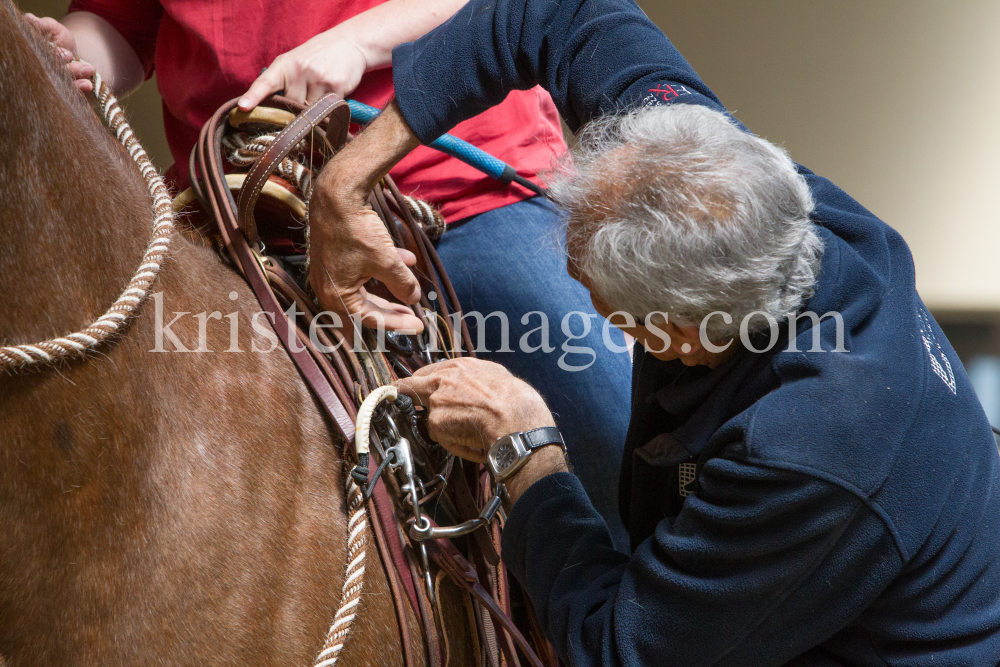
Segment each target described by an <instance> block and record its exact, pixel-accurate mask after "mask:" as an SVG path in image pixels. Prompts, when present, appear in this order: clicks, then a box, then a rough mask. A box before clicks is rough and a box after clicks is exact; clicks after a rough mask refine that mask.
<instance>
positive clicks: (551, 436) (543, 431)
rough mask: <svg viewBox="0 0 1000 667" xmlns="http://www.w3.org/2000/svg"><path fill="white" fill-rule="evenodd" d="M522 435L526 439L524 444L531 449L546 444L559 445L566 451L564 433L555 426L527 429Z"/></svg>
mask: <svg viewBox="0 0 1000 667" xmlns="http://www.w3.org/2000/svg"><path fill="white" fill-rule="evenodd" d="M521 437H522V438H523V439H524V446H525V447H527V448H528V449H529V450H533V449H538V448H539V447H544V446H546V445H559V446H560V447H562V450H563V451H564V452H565V451H566V443H565V442H564V441H563V437H562V433H560V432H559V429H557V428H556V427H555V426H543V427H542V428H536V429H532V430H530V431H525V432H524V433H522V434H521Z"/></svg>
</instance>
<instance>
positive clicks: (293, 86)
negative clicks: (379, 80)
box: [240, 26, 373, 111]
mask: <svg viewBox="0 0 1000 667" xmlns="http://www.w3.org/2000/svg"><path fill="white" fill-rule="evenodd" d="M346 32H347V33H349V32H350V31H346ZM372 67H373V66H372V65H371V64H370V62H369V54H368V52H367V49H365V47H364V46H363V45H362V44H360V43H359V42H358V41H357V40H355V39H353V38H352V37H351V36H350V35H349V34H346V33H345V31H344V30H343V29H341V27H340V26H338V27H336V28H332V29H331V30H327V31H326V32H322V33H320V34H318V35H316V36H315V37H313V38H312V39H310V40H309V41H308V42H306V43H305V44H302V45H301V46H299V47H296V48H294V49H292V50H291V51H289V52H287V53H283V54H281V55H280V56H278V57H277V58H275V59H274V62H272V63H271V64H270V65H269V66H268V68H267V69H266V70H264V71H263V72H262V73H261V75H260V76H259V77H257V80H256V81H254V82H253V85H251V86H250V90H248V91H247V92H246V95H244V96H243V98H242V99H241V100H240V108H241V109H243V110H244V111H249V110H250V109H253V108H254V107H255V106H257V105H258V104H260V102H261V100H263V99H264V98H265V97H267V96H268V95H271V94H272V93H277V92H280V91H284V93H283V94H284V96H285V97H287V98H289V99H291V100H292V101H294V102H298V103H300V104H312V103H313V102H315V101H316V100H318V99H319V98H321V97H323V96H324V95H326V94H327V93H336V94H337V95H340V96H341V97H347V96H348V95H350V94H351V93H352V92H354V89H355V88H356V87H357V86H358V83H359V82H360V81H361V76H362V75H363V74H364V73H365V72H366V71H367V70H369V69H371V68H372Z"/></svg>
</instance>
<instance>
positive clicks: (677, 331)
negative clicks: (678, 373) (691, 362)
mask: <svg viewBox="0 0 1000 667" xmlns="http://www.w3.org/2000/svg"><path fill="white" fill-rule="evenodd" d="M666 328H668V329H669V333H670V349H672V350H673V351H674V352H676V353H677V355H678V356H679V357H680V358H681V359H685V358H689V359H698V358H700V357H701V353H702V352H703V351H704V350H703V347H702V344H701V337H700V336H699V332H698V327H679V326H677V325H676V324H674V323H672V322H671V323H669V324H667V325H666Z"/></svg>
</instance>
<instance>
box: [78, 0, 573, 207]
mask: <svg viewBox="0 0 1000 667" xmlns="http://www.w3.org/2000/svg"><path fill="white" fill-rule="evenodd" d="M381 2H382V0H341V1H339V2H337V1H333V2H289V1H288V0H283V1H280V0H258V2H255V3H248V2H239V1H237V0H225V1H216V2H206V1H204V0H161V1H157V0H73V2H72V3H71V4H70V8H69V11H89V12H93V13H94V14H97V15H99V16H101V17H102V18H104V19H105V20H106V21H108V22H109V23H110V24H111V25H112V26H114V27H115V29H117V30H118V31H119V32H120V33H121V34H122V35H123V36H124V37H125V39H126V40H127V41H128V43H129V44H130V45H131V46H132V48H133V49H134V50H135V52H136V54H137V55H138V56H139V59H140V61H141V62H142V64H143V66H144V67H145V69H146V76H147V78H148V77H149V76H152V73H153V70H154V69H155V70H156V75H157V76H156V78H157V83H158V85H159V90H160V95H161V96H162V97H163V123H164V126H165V129H166V135H167V141H168V142H169V144H170V150H171V152H172V153H173V158H174V160H175V162H176V163H177V165H183V167H182V168H181V169H180V170H179V171H180V177H181V179H182V180H183V181H184V183H182V184H181V185H182V186H183V187H187V183H186V181H187V162H188V155H189V153H190V151H191V148H192V147H193V146H194V144H195V142H196V141H197V140H198V132H199V130H200V129H201V126H202V125H203V124H204V123H205V122H206V121H207V120H208V119H209V118H210V117H211V115H212V114H213V113H215V110H216V109H218V108H219V106H221V105H222V104H223V103H224V102H226V101H228V100H230V99H232V98H234V97H238V96H240V95H242V94H243V93H245V92H246V91H247V89H248V88H249V87H250V84H251V83H253V81H254V80H255V79H256V78H257V76H258V75H259V74H260V72H261V70H262V69H263V68H264V67H267V66H268V65H270V64H271V62H272V61H273V60H274V59H275V58H276V57H277V56H279V55H281V54H282V53H285V52H287V51H290V50H291V49H293V48H295V47H297V46H299V45H300V44H302V43H303V42H305V41H307V40H308V39H310V38H311V37H313V36H315V35H317V34H319V33H321V32H323V31H325V30H328V29H330V28H332V27H333V26H335V25H337V24H339V23H342V22H343V21H345V20H347V19H349V18H351V17H352V16H354V15H356V14H360V13H361V12H364V11H366V10H368V9H370V8H371V7H374V6H375V5H378V4H381ZM392 95H393V87H392V69H391V68H385V69H380V70H374V71H371V72H368V73H367V74H365V76H364V78H363V79H362V80H361V84H360V85H359V86H358V88H357V90H355V91H354V92H353V93H352V94H351V97H352V98H353V99H356V100H358V101H359V102H364V103H366V104H370V105H372V106H374V107H378V108H383V107H384V106H385V105H386V104H388V102H389V100H391V99H392ZM452 134H454V135H455V136H458V137H460V138H462V139H465V140H466V141H468V142H469V143H471V144H473V145H475V146H478V147H479V148H482V149H483V150H485V151H486V152H488V153H491V154H493V155H495V156H496V157H498V158H500V159H501V160H503V161H504V162H507V163H508V164H510V165H511V166H513V167H514V168H515V169H517V172H518V173H519V174H520V175H522V176H524V177H526V178H529V179H531V180H536V181H537V180H538V179H537V174H538V172H539V171H541V170H543V169H547V168H549V167H550V166H551V165H552V162H553V158H556V157H558V156H559V155H561V154H562V153H563V152H564V151H565V150H566V144H565V143H564V142H563V137H562V129H561V126H560V123H559V115H558V112H557V111H556V109H555V106H554V105H553V104H552V99H551V98H550V97H549V94H548V93H547V92H545V91H544V90H542V89H541V88H534V89H532V90H527V91H514V92H512V93H511V94H510V96H509V97H507V99H506V100H505V101H504V102H503V103H502V104H500V105H499V106H497V107H494V108H493V109H490V110H489V111H487V112H485V113H482V114H480V115H479V116H476V117H475V118H472V119H471V120H468V121H465V122H464V123H462V124H460V125H459V126H457V127H456V128H455V129H454V130H453V131H452ZM390 173H391V175H392V177H393V179H395V181H396V183H397V185H398V186H399V187H400V189H401V190H402V191H403V192H405V193H407V194H411V195H413V196H416V197H420V198H421V199H424V200H425V201H428V202H430V203H431V204H433V205H435V206H437V207H438V208H440V210H441V212H442V214H443V215H444V216H445V219H447V220H448V221H456V220H460V219H462V218H467V217H469V216H472V215H476V214H478V213H482V212H484V211H489V210H491V209H494V208H498V207H500V206H504V205H506V204H511V203H514V202H516V201H520V200H522V199H525V198H527V197H528V196H530V194H529V193H528V192H527V191H526V190H524V189H523V188H521V187H519V186H516V185H513V186H506V185H500V184H498V183H497V182H496V181H494V180H493V179H491V178H489V177H488V176H485V175H483V174H481V173H480V172H478V171H476V170H475V169H473V168H472V167H469V166H467V165H465V164H464V163H462V162H459V161H458V160H455V159H454V158H451V157H448V156H445V155H443V154H442V153H439V152H437V151H435V150H433V149H430V148H426V147H420V148H418V149H417V150H415V151H413V152H412V153H411V154H410V155H409V156H407V157H406V158H404V159H403V161H402V162H400V163H399V164H398V165H397V166H396V167H395V169H393V170H392V171H391V172H390ZM181 179H179V180H181Z"/></svg>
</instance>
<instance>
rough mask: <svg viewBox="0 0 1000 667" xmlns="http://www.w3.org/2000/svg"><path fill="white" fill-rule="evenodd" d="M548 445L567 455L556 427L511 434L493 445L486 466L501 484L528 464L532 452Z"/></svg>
mask: <svg viewBox="0 0 1000 667" xmlns="http://www.w3.org/2000/svg"><path fill="white" fill-rule="evenodd" d="M546 445H559V446H560V447H562V450H563V453H566V443H565V442H563V438H562V434H561V433H559V429H557V428H556V427H555V426H545V427H542V428H536V429H533V430H531V431H521V432H519V433H510V434H509V435H505V436H503V437H502V438H500V439H499V440H497V441H496V442H494V443H493V446H492V447H490V451H489V453H488V454H487V455H486V465H487V466H488V467H489V469H490V472H491V473H492V474H493V479H494V481H497V482H499V481H502V480H504V479H507V478H508V477H510V476H511V475H513V474H514V473H515V472H517V469H518V468H520V467H521V466H523V465H524V464H525V462H527V460H528V457H529V456H531V452H533V451H534V450H536V449H538V448H539V447H544V446H546Z"/></svg>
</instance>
